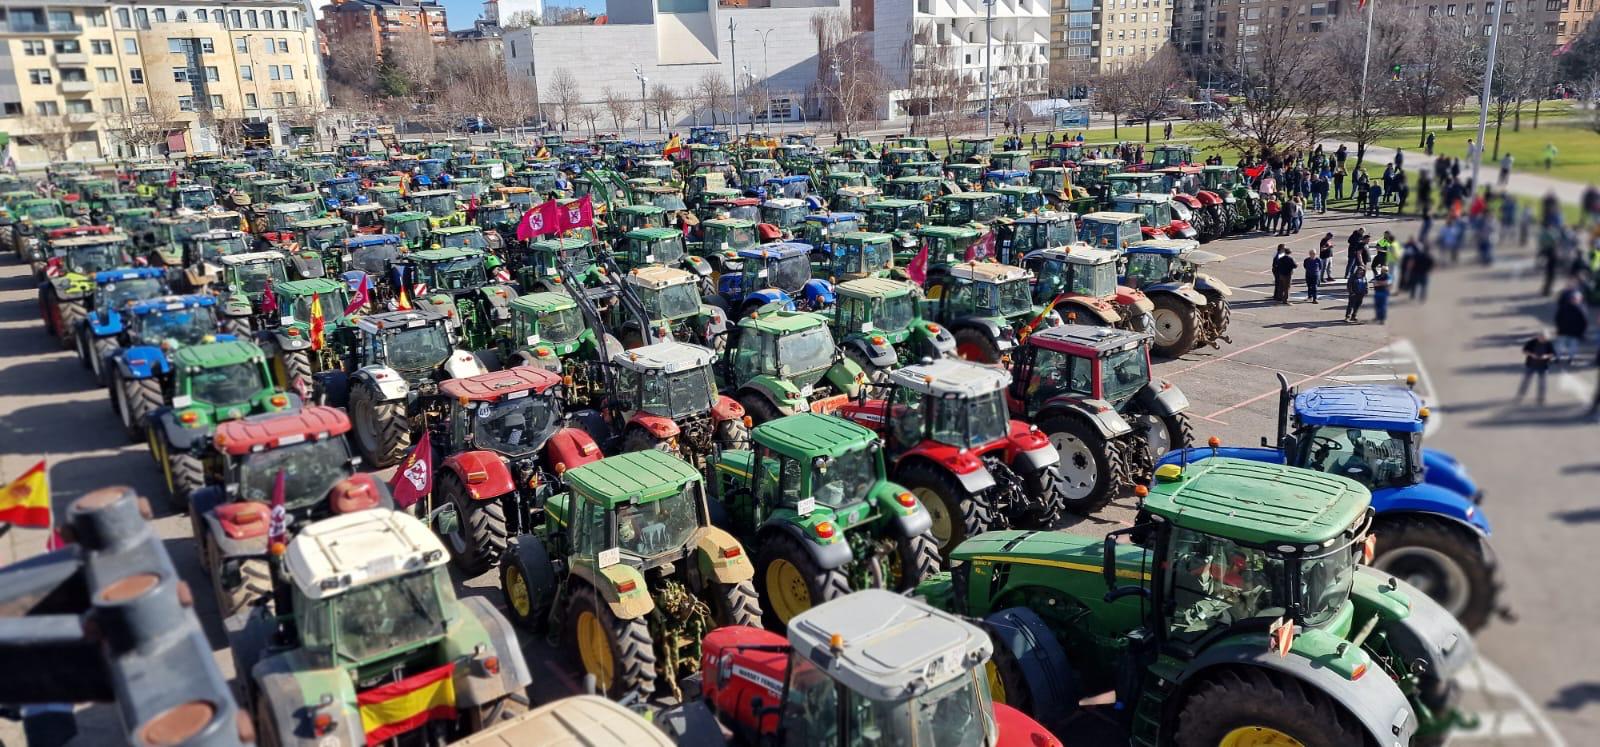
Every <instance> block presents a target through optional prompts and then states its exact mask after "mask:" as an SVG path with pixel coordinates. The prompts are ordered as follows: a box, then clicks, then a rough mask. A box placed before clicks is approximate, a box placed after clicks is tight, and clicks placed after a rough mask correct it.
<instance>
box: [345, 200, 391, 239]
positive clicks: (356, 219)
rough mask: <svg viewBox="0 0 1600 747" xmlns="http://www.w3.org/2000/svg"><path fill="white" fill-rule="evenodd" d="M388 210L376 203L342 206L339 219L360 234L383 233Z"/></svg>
mask: <svg viewBox="0 0 1600 747" xmlns="http://www.w3.org/2000/svg"><path fill="white" fill-rule="evenodd" d="M385 211H386V208H384V206H382V205H378V204H375V203H362V204H357V205H340V206H339V218H340V219H341V220H343V221H344V222H346V223H348V224H350V230H352V231H355V232H356V233H358V234H364V233H365V234H370V233H382V232H383V216H384V213H385Z"/></svg>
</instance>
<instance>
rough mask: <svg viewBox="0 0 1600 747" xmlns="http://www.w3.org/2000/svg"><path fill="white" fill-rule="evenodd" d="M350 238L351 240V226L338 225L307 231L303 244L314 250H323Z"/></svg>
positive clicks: (318, 227)
mask: <svg viewBox="0 0 1600 747" xmlns="http://www.w3.org/2000/svg"><path fill="white" fill-rule="evenodd" d="M348 238H350V230H349V225H348V224H345V223H336V224H330V225H326V226H317V227H316V228H308V229H306V232H305V240H304V241H303V242H302V243H304V244H305V245H306V246H309V247H312V248H314V249H318V250H322V249H326V248H328V247H330V246H334V245H336V244H338V243H339V242H341V241H344V240H345V239H348Z"/></svg>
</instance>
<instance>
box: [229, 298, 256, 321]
mask: <svg viewBox="0 0 1600 747" xmlns="http://www.w3.org/2000/svg"><path fill="white" fill-rule="evenodd" d="M254 311H255V306H254V305H253V304H251V303H250V297H249V296H247V295H245V294H243V293H234V294H232V295H229V296H228V297H227V298H225V299H223V301H222V314H223V316H228V317H249V316H250V315H251V314H252V313H254Z"/></svg>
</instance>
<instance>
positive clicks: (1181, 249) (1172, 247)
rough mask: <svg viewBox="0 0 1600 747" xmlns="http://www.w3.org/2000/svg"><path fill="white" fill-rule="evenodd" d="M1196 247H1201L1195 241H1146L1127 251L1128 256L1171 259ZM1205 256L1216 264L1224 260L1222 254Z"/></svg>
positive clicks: (1131, 246)
mask: <svg viewBox="0 0 1600 747" xmlns="http://www.w3.org/2000/svg"><path fill="white" fill-rule="evenodd" d="M1196 246H1199V242H1196V241H1195V240H1194V239H1145V240H1144V241H1136V242H1134V243H1132V244H1129V245H1128V248H1127V249H1126V250H1125V251H1127V253H1128V254H1165V255H1167V256H1169V257H1175V256H1178V255H1180V254H1184V253H1185V252H1189V251H1192V250H1193V249H1194V248H1195V247H1196ZM1204 254H1207V255H1209V256H1210V257H1212V258H1214V259H1210V260H1207V261H1213V262H1214V261H1216V260H1218V259H1222V258H1223V257H1222V255H1220V254H1212V253H1210V252H1204Z"/></svg>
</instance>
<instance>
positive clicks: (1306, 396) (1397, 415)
mask: <svg viewBox="0 0 1600 747" xmlns="http://www.w3.org/2000/svg"><path fill="white" fill-rule="evenodd" d="M1421 412H1422V398H1421V397H1418V396H1417V393H1416V392H1413V391H1411V390H1410V389H1406V388H1402V387H1397V386H1377V385H1372V384H1366V385H1358V386H1321V387H1316V388H1314V389H1307V390H1305V391H1303V392H1300V393H1299V394H1297V395H1295V397H1294V416H1295V419H1296V420H1299V421H1300V422H1301V423H1302V424H1304V425H1311V426H1319V425H1328V426H1335V427H1347V428H1371V429H1373V430H1382V431H1400V432H1405V433H1420V432H1422V427H1423V422H1422V416H1421Z"/></svg>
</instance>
